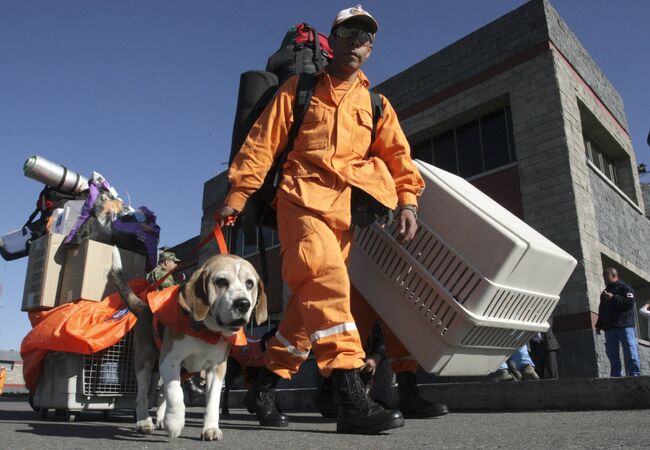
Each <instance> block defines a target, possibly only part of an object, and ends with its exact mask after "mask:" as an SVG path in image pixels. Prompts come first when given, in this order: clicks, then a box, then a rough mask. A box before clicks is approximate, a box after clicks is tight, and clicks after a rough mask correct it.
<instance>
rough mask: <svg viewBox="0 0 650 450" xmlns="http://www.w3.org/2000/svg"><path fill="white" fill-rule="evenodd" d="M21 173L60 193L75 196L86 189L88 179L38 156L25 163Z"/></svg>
mask: <svg viewBox="0 0 650 450" xmlns="http://www.w3.org/2000/svg"><path fill="white" fill-rule="evenodd" d="M23 173H24V174H25V176H26V177H29V178H32V179H34V180H36V181H40V182H41V183H44V184H46V185H48V186H50V187H53V188H54V189H56V190H57V191H61V192H67V193H71V194H77V193H79V192H82V191H85V190H86V189H88V178H86V177H84V176H82V175H79V174H78V173H77V172H73V171H72V170H70V169H68V168H67V167H65V166H62V165H61V164H57V163H55V162H52V161H50V160H48V159H45V158H43V157H42V156H38V155H34V156H31V157H29V158H28V159H27V161H25V165H24V166H23Z"/></svg>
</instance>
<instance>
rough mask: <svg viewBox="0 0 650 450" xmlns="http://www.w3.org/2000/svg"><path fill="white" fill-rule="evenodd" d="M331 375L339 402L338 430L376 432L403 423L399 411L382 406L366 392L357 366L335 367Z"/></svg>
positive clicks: (344, 431)
mask: <svg viewBox="0 0 650 450" xmlns="http://www.w3.org/2000/svg"><path fill="white" fill-rule="evenodd" d="M331 377H332V381H333V383H334V390H335V392H336V395H337V396H338V398H339V402H340V403H339V413H338V417H337V420H336V432H337V433H350V434H379V433H381V432H382V431H386V430H390V429H392V428H399V427H403V426H404V417H402V413H401V412H399V411H397V410H393V411H390V410H388V409H384V408H382V407H381V406H380V405H378V404H377V403H375V402H374V401H372V400H371V399H370V398H369V397H368V396H367V395H366V389H365V386H364V385H363V382H362V381H361V377H360V376H359V370H358V369H349V370H346V369H334V370H333V371H332V375H331Z"/></svg>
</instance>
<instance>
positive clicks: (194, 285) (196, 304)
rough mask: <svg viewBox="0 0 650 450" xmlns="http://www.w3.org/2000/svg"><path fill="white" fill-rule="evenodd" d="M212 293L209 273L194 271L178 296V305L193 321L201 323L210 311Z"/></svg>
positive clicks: (206, 271)
mask: <svg viewBox="0 0 650 450" xmlns="http://www.w3.org/2000/svg"><path fill="white" fill-rule="evenodd" d="M213 291H214V286H213V285H212V283H211V282H210V271H209V270H205V269H203V270H201V271H196V272H194V273H193V274H192V277H191V278H190V280H189V281H188V282H187V284H186V285H185V286H184V287H183V291H182V292H181V295H179V296H178V304H179V305H181V308H183V309H184V310H185V311H187V312H188V313H189V314H190V315H191V316H192V319H193V320H195V321H196V322H201V321H203V320H204V319H205V317H206V316H207V315H208V312H209V311H210V295H212V294H213Z"/></svg>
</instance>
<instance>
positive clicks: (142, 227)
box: [111, 206, 160, 272]
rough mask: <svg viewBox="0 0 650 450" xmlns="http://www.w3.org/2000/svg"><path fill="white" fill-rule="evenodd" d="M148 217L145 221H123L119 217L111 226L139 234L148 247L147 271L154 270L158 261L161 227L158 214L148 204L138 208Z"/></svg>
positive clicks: (139, 238)
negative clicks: (157, 221)
mask: <svg viewBox="0 0 650 450" xmlns="http://www.w3.org/2000/svg"><path fill="white" fill-rule="evenodd" d="M138 209H139V210H140V211H141V212H142V213H144V216H145V218H146V221H145V222H137V221H133V222H131V221H129V222H126V221H123V220H121V219H122V218H118V219H117V220H115V221H113V223H112V224H111V227H112V228H113V229H115V230H120V231H124V232H126V233H130V234H134V235H135V236H137V238H138V240H140V241H141V242H142V243H143V244H144V246H145V248H146V249H147V265H146V269H147V272H150V271H152V270H153V268H154V267H156V264H157V263H158V239H159V238H160V227H159V226H158V224H156V215H155V214H154V213H153V212H152V211H151V210H149V208H147V207H146V206H140V207H139V208H138Z"/></svg>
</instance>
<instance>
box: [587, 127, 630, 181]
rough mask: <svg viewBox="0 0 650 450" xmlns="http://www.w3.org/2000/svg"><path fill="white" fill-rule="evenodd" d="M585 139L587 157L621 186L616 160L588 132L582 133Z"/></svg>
mask: <svg viewBox="0 0 650 450" xmlns="http://www.w3.org/2000/svg"><path fill="white" fill-rule="evenodd" d="M582 137H583V139H584V141H585V152H586V154H587V159H588V160H589V161H591V163H592V164H593V165H594V166H596V167H597V168H598V170H600V171H601V172H602V174H603V175H605V176H606V177H607V178H608V179H609V181H611V182H612V183H614V184H615V185H616V186H618V187H621V186H620V183H619V178H618V174H617V172H616V161H615V160H614V158H611V157H610V156H609V155H607V153H605V150H603V148H602V147H601V146H600V145H598V143H597V142H596V141H595V140H594V139H593V138H591V137H590V136H589V135H587V134H583V135H582Z"/></svg>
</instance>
